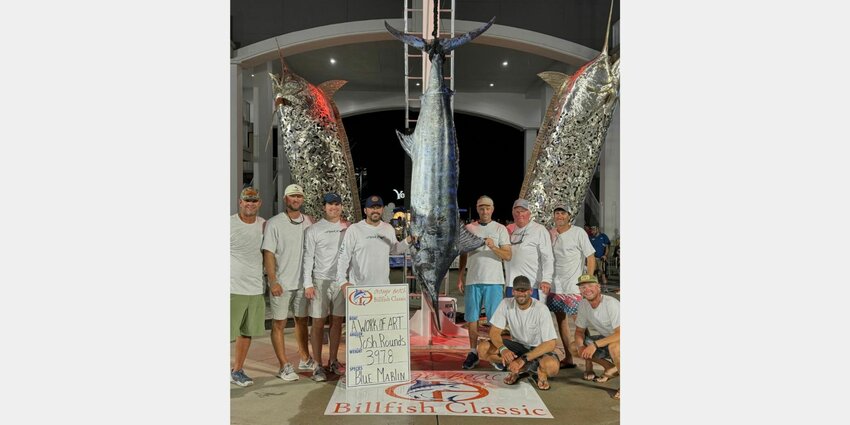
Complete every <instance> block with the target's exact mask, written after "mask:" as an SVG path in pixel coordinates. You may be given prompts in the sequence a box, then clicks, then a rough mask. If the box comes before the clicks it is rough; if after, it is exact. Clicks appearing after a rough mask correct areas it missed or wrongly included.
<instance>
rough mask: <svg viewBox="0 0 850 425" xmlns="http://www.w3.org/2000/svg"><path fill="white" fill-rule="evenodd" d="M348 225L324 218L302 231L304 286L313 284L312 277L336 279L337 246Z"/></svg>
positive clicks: (308, 286) (340, 242)
mask: <svg viewBox="0 0 850 425" xmlns="http://www.w3.org/2000/svg"><path fill="white" fill-rule="evenodd" d="M347 227H348V225H347V224H346V223H345V222H343V221H342V220H340V221H338V222H336V223H331V222H330V221H327V220H325V219H324V218H323V219H321V220H319V222H318V223H316V224H314V225H312V226H310V227H308V228H307V230H305V231H304V264H303V268H304V287H305V288H311V287H312V286H313V278H314V277H315V278H316V279H322V280H334V279H336V262H337V257H339V246H340V244H342V238H343V236H345V229H346V228H347Z"/></svg>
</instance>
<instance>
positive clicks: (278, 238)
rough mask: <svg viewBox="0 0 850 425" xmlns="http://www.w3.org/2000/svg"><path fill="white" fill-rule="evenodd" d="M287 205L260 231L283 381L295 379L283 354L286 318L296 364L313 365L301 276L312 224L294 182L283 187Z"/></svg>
mask: <svg viewBox="0 0 850 425" xmlns="http://www.w3.org/2000/svg"><path fill="white" fill-rule="evenodd" d="M283 202H284V205H285V206H286V209H285V210H284V211H283V212H281V213H280V214H278V215H276V216H274V217H272V218H271V219H269V222H268V224H267V225H266V231H265V233H264V235H263V264H264V266H265V268H266V275H267V276H268V277H269V292H270V296H269V301H270V304H271V309H272V335H271V339H272V347H273V348H274V352H275V355H277V360H278V362H279V363H280V370H279V371H278V374H277V376H278V377H280V378H281V379H283V380H284V381H295V380H297V379H298V374H296V373H295V370H294V368H293V367H292V364H290V363H289V360H288V359H287V358H286V347H285V346H284V340H283V331H284V329H285V328H286V320H287V319H288V318H289V317H290V316H291V315H294V316H295V340H296V342H297V343H298V354H300V355H301V362H300V363H299V365H298V367H299V369H302V370H310V371H312V370H313V369H314V367H315V363H314V362H313V359H312V358H310V353H309V352H308V349H307V298H305V297H304V280H303V279H304V277H303V274H302V272H301V262H302V258H303V249H304V231H305V230H306V229H307V228H308V227H310V225H311V224H313V220H312V219H310V217H308V216H306V215H304V214H301V206H302V205H303V204H304V189H302V188H301V186H299V185H297V184H291V185H289V186H287V187H286V190H285V191H284V195H283Z"/></svg>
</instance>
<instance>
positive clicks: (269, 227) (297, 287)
mask: <svg viewBox="0 0 850 425" xmlns="http://www.w3.org/2000/svg"><path fill="white" fill-rule="evenodd" d="M304 196H305V194H304V190H303V189H302V188H301V186H299V185H297V184H291V185H289V186H287V187H286V190H285V191H284V196H283V201H284V206H285V209H284V211H283V212H281V213H280V214H278V215H276V216H274V217H272V218H271V219H269V220H268V221H266V220H264V219H263V218H262V217H259V216H258V211H259V208H260V206H261V205H262V201H261V200H260V194H259V192H258V191H257V190H256V189H254V188H252V187H248V188H245V189H243V190H242V192H241V193H240V196H239V212H238V213H237V214H234V215H233V216H232V217H231V220H230V264H231V267H230V270H231V271H230V293H231V295H230V340H231V342H233V341H235V342H236V350H235V351H236V352H235V355H234V361H233V365H232V367H231V372H230V381H231V382H232V383H234V384H236V385H239V386H248V385H251V384H253V382H254V381H253V380H252V379H251V378H250V377H249V376H248V375H246V374H245V372H244V368H243V366H244V363H245V359H246V357H247V353H248V348H249V347H250V344H251V338H252V337H256V336H261V335H263V333H264V330H265V300H264V297H263V293H264V287H263V270H265V274H266V276H267V277H268V288H269V304H270V308H271V313H272V314H271V316H272V327H271V342H272V347H273V348H274V352H275V355H276V356H277V359H278V363H279V364H280V369H279V371H278V373H277V375H276V376H278V377H279V378H281V379H283V380H285V381H295V380H297V379H299V375H298V374H297V373H296V372H295V367H294V366H293V364H292V363H290V361H289V359H288V358H287V356H286V349H285V345H284V329H285V328H286V322H287V319H289V318H290V317H292V318H293V319H294V321H295V339H296V342H297V346H298V354H299V357H300V359H299V363H298V369H299V370H306V371H312V373H313V375H312V378H313V379H314V380H316V381H325V380H327V373H328V372H331V373H334V374H337V375H343V374H344V373H345V367H343V365H342V364H340V362H339V359H338V357H337V356H338V351H339V345H340V340H341V338H342V323H343V320H344V317H345V298H344V296H345V295H344V294H345V289H346V288H347V287H348V286H350V285H358V284H364V283H369V284H370V285H381V284H389V283H390V281H389V272H390V270H389V262H388V261H387V258H388V256H389V255H390V253H401V252H404V251H405V250H407V248H408V247H409V242H410V241H409V239H410V238H408V239H406V240H404V241H401V242H399V241H397V240H396V237H395V230H394V229H393V228H392V226H390V225H389V224H387V223H385V222H384V221H382V220H381V218H382V215H383V209H384V202H383V200H382V199H381V198H380V197H379V196H370V197H369V198H367V200H366V204H365V208H364V209H363V212H364V213H365V218H364V219H363V220H361V221H360V222H357V223H354V224H351V225H350V226H349V225H348V223H347V222H346V221H345V220H343V219H342V199H341V197H340V196H339V195H338V194H336V193H326V194H324V195H323V198H322V200H323V202H324V204H323V218H322V219H321V220H319V221H318V222H315V221H314V220H313V219H312V218H311V217H308V216H307V215H305V214H302V213H301V206H302V204H303V203H304ZM328 316H330V327H329V330H328V342H329V356H328V363H327V367H324V366H322V365H323V360H322V342H323V339H324V326H325V323H326V322H325V321H326V320H327V318H328ZM308 317H310V318H311V319H312V326H310V329H311V330H312V331H311V332H308V322H309V321H308ZM308 335H309V337H308ZM308 339H309V344H308ZM308 345H309V347H308ZM310 351H312V356H311V355H310Z"/></svg>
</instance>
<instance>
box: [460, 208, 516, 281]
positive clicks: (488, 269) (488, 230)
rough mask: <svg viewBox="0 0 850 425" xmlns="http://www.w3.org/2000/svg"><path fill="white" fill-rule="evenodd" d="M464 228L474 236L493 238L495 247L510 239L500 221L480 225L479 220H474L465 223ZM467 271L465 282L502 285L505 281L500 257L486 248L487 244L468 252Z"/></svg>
mask: <svg viewBox="0 0 850 425" xmlns="http://www.w3.org/2000/svg"><path fill="white" fill-rule="evenodd" d="M466 229H467V230H469V231H470V232H472V234H474V235H475V236H478V237H480V238H481V239H484V238H491V239H493V243H495V244H496V246H497V247H501V246H502V245H510V243H511V241H510V238H509V237H508V230H507V229H506V228H505V226H503V225H502V224H500V223H497V222H495V221H491V222H489V223H487V225H485V226H482V225H481V223H479V222H477V221H476V222H474V223H470V224H467V225H466ZM467 270H468V271H467V272H466V284H467V285H472V284H494V285H502V284H504V283H505V273H504V271H503V270H502V259H501V258H499V256H498V255H496V253H495V252H493V250H492V249H490V248H487V245H482V246H480V247H478V248H475V249H474V250H472V251H470V252H469V253H468V257H467Z"/></svg>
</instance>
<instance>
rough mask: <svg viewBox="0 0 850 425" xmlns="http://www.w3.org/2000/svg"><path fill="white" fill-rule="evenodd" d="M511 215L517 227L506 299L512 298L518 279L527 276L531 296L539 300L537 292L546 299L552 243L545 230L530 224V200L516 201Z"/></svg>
mask: <svg viewBox="0 0 850 425" xmlns="http://www.w3.org/2000/svg"><path fill="white" fill-rule="evenodd" d="M511 213H512V214H513V216H514V223H515V226H513V231H512V232H511V235H510V241H511V259H510V261H506V262H505V277H506V279H505V281H506V282H507V285H508V287H507V288H505V297H506V298H510V297H511V286H512V282H513V280H514V279H516V277H517V276H525V277H527V278H528V279H530V280H531V282H532V285H531V287H532V289H533V292H532V294H531V296H532V297H533V298H536V299H538V300H539V299H540V295H539V294H538V292H537V290H538V288H539V289H540V290H541V291H543V294H544V297H545V296H546V295H548V294H549V290H550V289H551V286H552V285H551V282H552V274H553V272H554V269H553V267H554V265H553V260H552V239H551V236H549V231H548V230H546V227H544V226H543V225H542V224H540V223H535V222H533V221H531V210H529V208H528V201H527V200H525V199H517V200H516V201H515V202H514V206H513V210H512V211H511ZM510 227H511V226H509V230H510ZM544 299H545V298H544Z"/></svg>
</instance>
